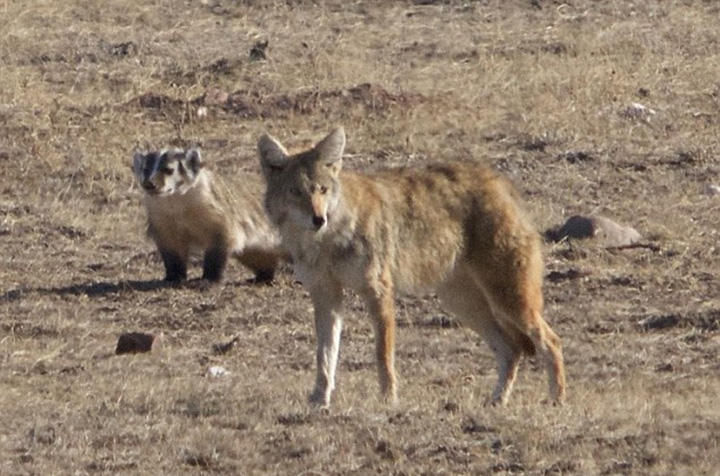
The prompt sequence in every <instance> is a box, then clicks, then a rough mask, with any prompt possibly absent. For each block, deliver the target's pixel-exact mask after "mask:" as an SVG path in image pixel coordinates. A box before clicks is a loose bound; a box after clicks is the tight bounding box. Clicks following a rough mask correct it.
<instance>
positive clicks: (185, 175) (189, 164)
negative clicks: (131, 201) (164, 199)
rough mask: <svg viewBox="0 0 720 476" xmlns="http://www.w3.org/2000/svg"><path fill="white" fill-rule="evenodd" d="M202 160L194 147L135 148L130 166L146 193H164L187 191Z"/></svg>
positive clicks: (161, 194) (197, 177)
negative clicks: (145, 151) (146, 149)
mask: <svg viewBox="0 0 720 476" xmlns="http://www.w3.org/2000/svg"><path fill="white" fill-rule="evenodd" d="M204 165H205V164H204V162H203V159H202V156H201V155H200V151H199V150H197V149H188V150H187V151H185V150H178V149H175V150H162V151H160V152H148V153H145V154H143V153H140V152H137V153H135V155H134V156H133V165H132V170H133V174H134V175H135V180H136V182H137V183H138V185H140V186H141V187H142V188H143V190H145V192H146V193H147V194H148V195H152V196H167V195H173V194H178V195H182V194H185V193H187V192H188V190H190V189H191V188H192V187H193V186H194V185H195V184H196V183H197V181H198V179H199V177H200V174H201V173H202V169H203V167H204Z"/></svg>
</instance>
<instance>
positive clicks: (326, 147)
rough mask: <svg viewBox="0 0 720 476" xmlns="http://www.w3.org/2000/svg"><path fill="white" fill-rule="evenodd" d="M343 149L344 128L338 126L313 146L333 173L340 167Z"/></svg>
mask: <svg viewBox="0 0 720 476" xmlns="http://www.w3.org/2000/svg"><path fill="white" fill-rule="evenodd" d="M344 151H345V130H344V129H343V128H342V127H338V128H337V129H335V130H333V131H332V132H331V133H330V134H328V135H327V136H326V137H325V138H324V139H323V140H321V141H320V142H319V143H318V144H317V145H316V146H315V152H317V154H318V157H319V160H321V161H322V162H323V163H324V164H325V165H326V166H327V167H328V168H330V169H331V170H332V171H333V173H334V174H337V173H339V172H340V169H341V168H342V156H343V152H344Z"/></svg>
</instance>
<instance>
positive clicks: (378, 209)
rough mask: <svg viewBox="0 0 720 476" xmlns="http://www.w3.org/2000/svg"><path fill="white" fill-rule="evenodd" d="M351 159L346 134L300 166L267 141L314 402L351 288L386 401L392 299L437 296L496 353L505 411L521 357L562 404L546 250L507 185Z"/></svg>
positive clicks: (326, 390)
mask: <svg viewBox="0 0 720 476" xmlns="http://www.w3.org/2000/svg"><path fill="white" fill-rule="evenodd" d="M344 149H345V133H344V131H343V129H342V128H338V129H336V130H334V131H333V132H332V133H330V134H329V135H328V136H327V137H325V138H324V139H323V140H322V141H321V142H319V143H318V144H317V145H316V146H315V147H313V148H312V149H310V150H307V151H305V152H302V153H299V154H296V155H293V156H290V155H289V154H288V153H287V151H286V150H285V148H284V147H283V146H282V145H281V144H280V143H279V142H278V141H277V140H276V139H274V138H273V137H271V136H269V135H264V136H263V137H262V138H261V139H260V141H259V143H258V151H259V155H260V163H261V166H262V170H263V174H264V176H265V178H266V181H267V191H266V196H265V207H266V210H267V212H268V215H269V217H270V219H271V221H273V222H274V223H275V224H276V225H277V226H278V229H279V231H280V237H281V240H282V242H283V246H285V247H286V249H287V250H288V251H289V252H290V253H291V255H292V258H293V264H294V268H295V271H296V273H297V275H298V277H299V278H300V280H301V281H302V282H303V284H304V285H305V286H307V288H308V289H309V291H310V296H311V298H312V302H313V305H314V308H315V327H316V331H317V338H318V347H317V379H316V381H315V389H314V391H313V393H312V394H311V396H310V401H311V402H312V403H314V404H317V405H321V406H328V405H329V404H330V397H331V394H332V391H333V389H334V386H335V369H336V368H337V360H338V351H339V348H340V333H341V328H342V317H341V314H340V306H341V302H342V298H343V289H344V288H349V289H352V290H353V291H355V292H357V293H358V294H359V295H360V296H361V297H362V298H363V299H364V301H365V303H366V306H367V309H368V311H369V313H370V315H371V316H372V319H373V323H374V326H375V339H376V357H377V364H378V374H379V379H380V387H381V390H382V394H383V396H384V398H385V400H387V401H390V402H395V401H396V400H397V396H396V388H397V383H396V376H395V370H394V348H395V310H394V293H395V291H396V290H397V291H401V292H413V291H419V290H429V289H434V290H435V291H436V292H437V294H438V296H439V297H440V299H441V301H442V302H443V304H444V306H445V307H446V308H447V309H448V310H450V311H451V312H453V313H454V314H455V315H456V316H457V317H458V318H459V320H460V321H461V322H462V323H464V324H465V325H467V326H468V327H470V328H472V329H473V330H475V331H476V332H477V333H478V334H480V335H481V336H482V337H483V338H484V339H485V340H486V341H487V343H488V344H489V345H490V348H491V349H492V350H493V352H494V353H495V357H496V360H497V369H498V377H499V378H498V381H497V385H496V387H495V389H494V391H493V393H492V397H491V403H493V404H504V403H506V402H507V399H508V396H509V395H510V391H511V389H512V385H513V382H514V380H515V377H516V375H517V368H518V364H519V362H520V358H521V356H522V355H523V353H526V354H534V353H535V352H536V351H537V352H538V354H539V355H540V357H541V358H542V360H543V361H544V363H545V364H546V366H547V370H548V374H549V385H550V394H551V398H552V401H553V402H555V403H561V402H562V400H563V397H564V395H565V371H564V365H563V356H562V350H561V343H560V339H559V338H558V336H557V335H556V334H555V332H553V330H552V329H551V328H550V327H549V326H548V324H547V323H546V322H545V320H544V319H543V296H542V274H543V263H542V257H541V253H540V251H541V250H540V240H539V236H538V234H537V233H536V231H535V230H534V229H533V228H532V227H531V225H530V224H529V222H528V220H527V219H526V218H525V216H524V214H523V212H522V211H521V209H520V206H519V205H518V198H517V196H516V194H515V192H514V191H513V190H512V188H511V186H510V185H509V183H508V182H506V181H505V180H503V179H502V178H501V177H499V176H498V175H496V174H495V173H494V172H493V171H491V170H490V169H488V168H486V167H483V166H480V165H478V164H472V163H453V164H449V163H446V164H437V165H430V166H427V167H425V168H422V169H416V168H398V169H390V170H384V171H381V172H377V173H374V174H371V175H364V174H359V173H352V172H346V171H343V170H341V169H342V155H343V150H344Z"/></svg>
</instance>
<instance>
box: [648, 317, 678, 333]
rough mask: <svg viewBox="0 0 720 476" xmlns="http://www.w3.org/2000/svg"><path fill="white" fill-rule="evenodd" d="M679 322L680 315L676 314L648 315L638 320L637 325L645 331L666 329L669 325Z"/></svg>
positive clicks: (674, 325)
mask: <svg viewBox="0 0 720 476" xmlns="http://www.w3.org/2000/svg"><path fill="white" fill-rule="evenodd" d="M679 324H680V316H679V315H678V314H664V315H660V316H650V317H647V318H645V319H643V320H641V321H640V322H638V326H640V328H641V329H642V330H645V331H650V330H659V329H668V328H670V327H676V326H677V325H679Z"/></svg>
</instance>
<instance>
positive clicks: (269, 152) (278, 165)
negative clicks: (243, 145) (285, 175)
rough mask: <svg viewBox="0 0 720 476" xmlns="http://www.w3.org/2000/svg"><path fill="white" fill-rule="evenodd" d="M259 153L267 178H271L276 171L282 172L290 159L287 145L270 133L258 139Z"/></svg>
mask: <svg viewBox="0 0 720 476" xmlns="http://www.w3.org/2000/svg"><path fill="white" fill-rule="evenodd" d="M258 153H259V154H260V165H261V166H262V171H263V174H264V175H265V178H270V177H272V176H273V175H274V174H275V173H277V172H281V171H282V170H283V169H284V168H285V166H286V165H287V163H288V160H289V156H288V153H287V151H286V150H285V147H283V146H282V144H280V142H278V141H277V139H275V138H274V137H273V136H271V135H269V134H264V135H263V136H262V137H261V138H260V140H259V141H258Z"/></svg>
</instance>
